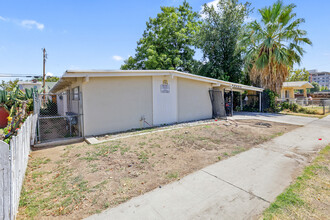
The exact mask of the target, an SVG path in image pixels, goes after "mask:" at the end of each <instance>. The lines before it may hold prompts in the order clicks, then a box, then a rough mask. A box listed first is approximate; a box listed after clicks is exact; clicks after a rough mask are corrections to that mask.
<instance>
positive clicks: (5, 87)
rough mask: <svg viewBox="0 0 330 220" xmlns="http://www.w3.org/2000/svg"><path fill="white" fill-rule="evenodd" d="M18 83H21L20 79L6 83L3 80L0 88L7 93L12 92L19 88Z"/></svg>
mask: <svg viewBox="0 0 330 220" xmlns="http://www.w3.org/2000/svg"><path fill="white" fill-rule="evenodd" d="M18 81H19V79H15V80H13V81H12V80H9V81H8V82H5V81H4V80H2V82H1V84H0V88H1V89H2V90H5V91H7V92H11V91H13V90H14V89H15V88H16V87H17V83H18Z"/></svg>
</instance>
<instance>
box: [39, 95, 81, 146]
mask: <svg viewBox="0 0 330 220" xmlns="http://www.w3.org/2000/svg"><path fill="white" fill-rule="evenodd" d="M35 109H36V113H37V114H38V134H37V137H38V142H45V141H54V140H58V139H63V138H72V137H82V135H83V134H82V114H81V113H82V111H81V109H82V103H81V94H80V93H79V92H77V93H74V90H72V92H71V93H70V92H69V91H67V92H64V93H61V94H38V97H37V98H35Z"/></svg>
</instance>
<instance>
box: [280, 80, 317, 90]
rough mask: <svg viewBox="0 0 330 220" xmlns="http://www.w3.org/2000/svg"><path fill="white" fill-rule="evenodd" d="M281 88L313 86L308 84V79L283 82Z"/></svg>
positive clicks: (308, 87) (309, 87)
mask: <svg viewBox="0 0 330 220" xmlns="http://www.w3.org/2000/svg"><path fill="white" fill-rule="evenodd" d="M283 88H294V89H299V88H301V89H303V88H307V89H311V88H314V86H313V85H312V84H310V83H309V82H308V81H294V82H284V83H283Z"/></svg>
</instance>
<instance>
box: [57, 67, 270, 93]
mask: <svg viewBox="0 0 330 220" xmlns="http://www.w3.org/2000/svg"><path fill="white" fill-rule="evenodd" d="M166 75H167V76H172V77H174V76H176V77H181V78H188V79H192V80H197V81H202V82H208V83H211V84H214V86H221V85H223V86H226V87H231V88H233V89H234V88H235V89H237V90H251V91H259V92H262V91H263V90H264V89H263V88H258V87H253V86H247V85H243V84H239V83H232V82H228V81H223V80H218V79H213V78H209V77H204V76H200V75H195V74H191V73H184V72H180V71H176V70H67V71H65V73H64V74H63V76H62V77H61V79H60V80H59V81H58V82H57V84H56V85H55V86H54V87H53V89H52V90H51V92H57V91H59V90H62V89H63V88H65V87H67V86H68V85H70V84H71V83H70V79H72V78H85V79H89V78H90V77H120V76H126V77H127V76H131V77H133V76H166Z"/></svg>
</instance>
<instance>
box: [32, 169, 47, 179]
mask: <svg viewBox="0 0 330 220" xmlns="http://www.w3.org/2000/svg"><path fill="white" fill-rule="evenodd" d="M45 173H47V172H46V171H41V172H32V179H36V178H39V177H42V176H43V175H44V174H45Z"/></svg>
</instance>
